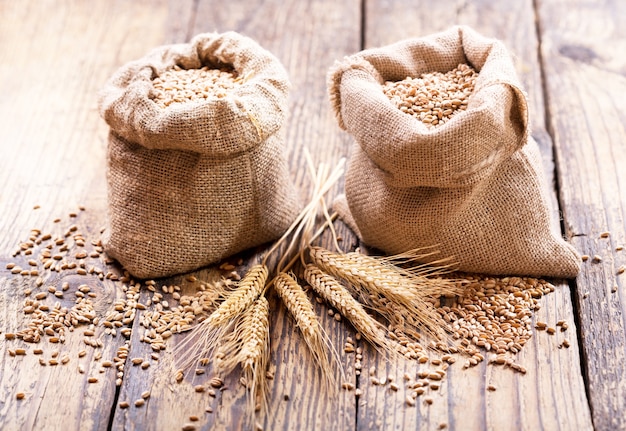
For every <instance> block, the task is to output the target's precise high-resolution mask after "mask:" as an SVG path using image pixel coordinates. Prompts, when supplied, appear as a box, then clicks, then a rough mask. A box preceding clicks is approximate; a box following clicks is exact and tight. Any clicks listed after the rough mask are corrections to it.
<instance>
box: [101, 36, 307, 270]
mask: <svg viewBox="0 0 626 431" xmlns="http://www.w3.org/2000/svg"><path fill="white" fill-rule="evenodd" d="M223 64H226V65H231V66H232V67H233V68H234V70H235V71H236V72H237V73H238V74H239V75H240V76H246V77H249V78H248V80H247V81H246V82H245V83H244V84H242V85H240V86H237V88H235V89H233V90H230V91H229V93H228V95H227V96H226V97H224V98H221V99H218V98H214V99H207V100H206V101H202V102H187V103H182V104H173V105H170V106H168V107H167V108H161V107H159V106H157V105H156V103H154V102H153V101H152V100H151V99H150V97H149V96H150V94H151V91H152V88H153V87H152V79H153V78H154V77H156V76H158V75H160V74H161V73H162V72H163V71H165V70H167V69H170V68H172V67H173V66H174V65H178V66H180V67H182V68H184V69H192V68H201V67H202V66H210V67H211V66H215V67H216V66H218V65H223ZM288 90H289V81H288V77H287V73H286V71H285V69H284V68H283V66H282V65H281V64H280V62H279V60H278V59H277V58H276V57H274V56H273V55H272V54H270V53H269V52H268V51H266V50H265V49H263V48H262V47H261V46H259V45H258V44H257V43H256V42H254V41H253V40H251V39H249V38H246V37H244V36H241V35H239V34H237V33H234V32H228V33H223V34H217V33H208V34H201V35H198V36H196V37H195V38H194V39H193V40H192V41H191V42H190V43H187V44H176V45H167V46H162V47H159V48H157V49H155V50H153V51H152V52H151V53H149V54H148V55H146V56H145V57H143V58H141V59H139V60H137V61H133V62H131V63H128V64H126V65H125V66H123V67H121V68H120V69H119V70H118V71H117V72H116V73H115V74H114V75H113V76H112V78H111V79H110V80H109V81H108V82H107V84H106V85H105V87H104V89H103V90H102V92H101V94H100V99H99V108H100V113H101V115H102V116H103V118H104V119H105V120H106V122H107V123H108V124H109V126H110V134H109V142H108V169H107V180H108V224H107V228H106V230H105V233H104V238H103V243H104V248H105V251H106V253H107V254H108V255H109V256H111V257H113V258H115V259H116V260H118V261H119V262H120V263H121V264H122V265H123V266H124V268H125V269H127V270H128V271H129V272H130V273H131V274H132V275H134V276H136V277H139V278H155V277H162V276H168V275H173V274H177V273H184V272H188V271H191V270H194V269H197V268H199V267H202V266H206V265H209V264H212V263H215V262H217V261H219V260H221V259H223V258H225V257H227V256H230V255H233V254H235V253H237V252H240V251H242V250H245V249H248V248H251V247H254V246H257V245H260V244H262V243H265V242H268V241H271V240H273V239H276V238H278V237H279V236H280V235H281V234H282V233H283V232H284V231H285V230H286V229H287V227H288V226H289V225H290V224H291V222H292V221H293V219H294V218H295V216H296V215H297V212H298V210H299V204H298V200H297V196H296V193H295V189H294V187H293V184H292V182H291V181H290V178H289V172H288V168H287V164H286V160H285V155H284V148H283V137H282V135H281V127H282V125H283V122H284V120H285V116H286V110H287V98H288Z"/></svg>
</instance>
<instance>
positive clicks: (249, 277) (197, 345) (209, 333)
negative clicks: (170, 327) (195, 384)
mask: <svg viewBox="0 0 626 431" xmlns="http://www.w3.org/2000/svg"><path fill="white" fill-rule="evenodd" d="M267 276H268V268H267V266H265V265H262V264H256V265H253V266H251V267H250V269H248V271H247V272H246V274H245V275H244V276H243V278H242V279H241V280H240V281H239V283H238V284H237V287H236V288H235V290H233V291H232V292H231V293H230V294H229V295H228V296H227V297H226V299H225V300H224V301H223V302H222V303H221V304H220V305H219V307H217V308H216V309H215V311H213V312H212V313H211V314H210V315H209V317H207V318H206V319H204V320H203V321H202V322H200V323H198V325H196V326H195V327H194V329H193V330H192V332H191V334H190V335H189V336H188V337H187V338H186V339H185V340H184V341H183V342H182V343H180V344H179V345H177V346H176V349H175V354H176V356H177V357H178V358H179V360H180V362H179V363H180V367H181V368H182V369H188V368H190V367H191V366H192V365H193V364H194V363H195V362H197V361H198V360H199V358H202V357H212V356H213V352H214V351H215V349H216V348H217V346H218V345H219V344H220V343H221V341H222V340H223V339H224V335H225V334H226V333H227V331H228V329H229V328H231V327H232V324H233V322H234V321H235V320H236V319H237V317H238V316H240V315H241V314H242V313H243V312H244V311H245V310H246V309H248V308H249V307H250V305H252V304H253V303H254V301H255V300H256V299H257V298H258V297H259V295H261V292H262V291H263V289H264V287H265V282H266V281H267Z"/></svg>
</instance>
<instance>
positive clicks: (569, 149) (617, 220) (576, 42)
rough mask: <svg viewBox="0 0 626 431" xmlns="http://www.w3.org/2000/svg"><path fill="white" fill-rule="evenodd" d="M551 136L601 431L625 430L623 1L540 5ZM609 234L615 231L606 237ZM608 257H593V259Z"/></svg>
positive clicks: (625, 10) (625, 12)
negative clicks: (576, 262) (581, 258)
mask: <svg viewBox="0 0 626 431" xmlns="http://www.w3.org/2000/svg"><path fill="white" fill-rule="evenodd" d="M538 5H539V7H538V17H539V24H540V26H539V27H540V33H541V42H542V43H541V55H542V61H543V64H544V69H545V75H546V89H547V103H548V105H547V106H548V110H549V112H550V123H549V127H550V131H551V133H552V135H553V137H554V141H555V146H556V157H557V171H558V174H559V184H560V198H561V203H562V209H563V216H564V219H565V226H566V228H567V233H568V236H569V237H571V238H572V242H573V244H574V245H575V246H576V247H577V248H578V249H579V250H580V251H581V252H582V253H585V254H587V255H590V256H591V258H590V259H589V260H588V261H587V262H586V263H584V264H583V269H582V272H581V274H580V276H579V277H578V278H577V279H576V289H575V291H574V293H575V298H576V303H577V308H578V314H579V319H580V322H581V323H580V333H581V337H582V348H583V354H584V357H585V359H586V368H585V370H586V372H587V381H588V385H589V396H590V403H591V409H592V413H593V423H594V425H595V427H596V429H598V430H608V429H621V428H624V427H626V418H625V417H624V414H623V400H624V399H625V398H626V392H625V391H626V389H625V388H626V386H625V385H624V382H625V381H626V371H625V370H624V366H623V364H624V361H625V359H626V349H625V345H626V334H625V332H624V301H623V300H622V297H623V294H624V292H625V290H624V289H625V284H624V281H625V280H626V278H625V277H626V275H624V274H619V271H620V269H619V268H620V267H622V268H623V265H625V264H626V252H625V251H623V250H622V249H620V248H619V247H621V246H623V245H624V244H626V221H625V218H624V214H625V211H626V193H625V192H624V190H626V175H625V173H624V168H623V167H624V165H625V164H626V139H625V138H626V130H625V128H624V124H626V114H625V112H626V102H625V101H624V98H623V94H624V93H625V91H626V78H625V72H626V63H625V61H624V55H623V53H624V49H625V48H626V31H625V30H624V26H623V23H624V16H626V7H625V6H626V5H624V3H623V2H602V3H599V4H593V5H591V4H587V3H585V2H580V1H565V2H558V3H552V2H544V1H540V2H538ZM603 232H610V235H609V236H608V237H606V238H603V237H602V233H603ZM596 255H597V256H599V257H600V258H601V259H602V260H601V261H598V260H594V259H593V256H596Z"/></svg>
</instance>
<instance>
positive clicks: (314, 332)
mask: <svg viewBox="0 0 626 431" xmlns="http://www.w3.org/2000/svg"><path fill="white" fill-rule="evenodd" d="M274 289H275V290H276V292H277V293H278V296H280V298H281V299H282V301H283V303H284V304H285V306H286V307H287V310H289V313H290V314H291V315H292V316H293V318H294V320H295V321H296V325H297V326H298V328H299V329H300V333H301V334H302V337H303V338H304V341H305V343H306V345H307V347H308V348H309V352H311V355H312V356H313V360H314V361H315V363H316V364H317V365H318V367H319V369H320V372H321V374H322V382H323V384H324V388H323V389H326V391H325V392H332V391H333V390H335V389H336V388H337V387H338V385H337V377H336V375H337V374H336V372H335V370H337V369H338V370H342V368H341V364H340V360H339V358H338V354H337V352H336V351H335V349H334V348H333V346H332V343H331V341H330V340H329V339H328V336H327V335H326V333H325V332H324V329H323V328H322V325H321V324H320V321H319V319H318V318H317V314H316V313H315V310H314V309H313V304H312V303H311V301H310V300H309V298H308V296H307V295H306V293H305V292H304V290H303V289H302V287H301V286H300V285H299V284H298V281H297V280H296V279H295V278H294V277H293V276H291V275H290V274H287V273H284V272H283V273H280V274H278V275H277V276H276V278H275V282H274ZM329 351H330V352H332V353H333V359H334V360H335V361H334V365H333V364H331V362H330V360H329ZM342 371H343V370H342Z"/></svg>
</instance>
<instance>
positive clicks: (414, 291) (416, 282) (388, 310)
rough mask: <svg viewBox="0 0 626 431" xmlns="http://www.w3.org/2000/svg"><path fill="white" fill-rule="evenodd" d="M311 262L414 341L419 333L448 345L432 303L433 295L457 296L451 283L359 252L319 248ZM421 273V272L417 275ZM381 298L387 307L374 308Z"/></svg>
mask: <svg viewBox="0 0 626 431" xmlns="http://www.w3.org/2000/svg"><path fill="white" fill-rule="evenodd" d="M310 256H311V260H312V261H313V263H314V264H315V265H316V266H318V267H319V268H320V269H322V270H323V271H325V272H327V273H329V274H331V275H333V276H335V277H337V278H339V279H341V280H344V281H345V282H346V283H347V284H348V285H349V286H350V288H351V291H352V292H353V293H354V294H355V295H357V296H358V297H359V299H360V300H361V301H362V302H364V303H367V304H369V305H370V306H372V308H374V309H375V311H376V312H378V313H379V314H380V315H381V316H382V317H384V318H386V319H387V320H388V321H390V322H392V323H394V322H396V323H397V322H398V319H399V318H400V319H402V320H401V321H402V323H403V324H404V325H407V328H408V330H409V331H411V332H412V333H413V336H414V338H416V337H417V338H419V335H418V331H423V332H424V333H426V334H427V335H430V336H431V337H433V338H434V339H435V340H437V341H438V342H446V343H448V344H450V343H452V337H451V336H450V335H449V334H448V333H447V332H446V331H445V329H444V328H446V323H445V322H444V320H443V318H442V317H441V315H440V314H439V313H438V312H437V310H436V309H435V307H434V306H433V304H432V302H431V301H432V299H433V297H435V296H440V295H449V294H460V293H461V291H460V289H459V288H458V286H457V285H456V284H455V283H454V282H453V281H451V280H447V279H442V278H435V277H428V276H426V275H423V274H430V273H431V270H430V269H428V268H426V267H424V268H423V269H421V268H422V267H421V266H420V267H415V268H413V269H411V270H406V269H403V268H400V267H398V266H396V265H393V264H392V263H390V261H389V259H380V258H376V257H372V256H366V255H362V254H360V253H345V254H342V253H333V252H330V251H328V250H326V249H323V248H321V247H311V249H310ZM420 271H422V272H420ZM382 298H386V299H388V300H389V301H387V302H386V304H387V306H385V307H377V306H376V305H377V304H381V303H382V302H384V301H382Z"/></svg>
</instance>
